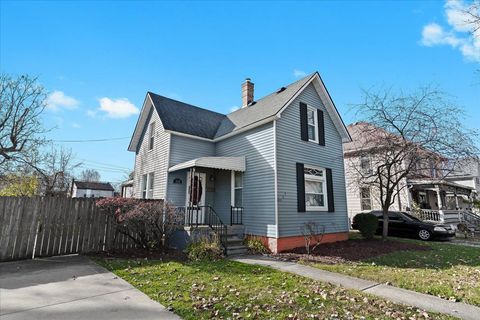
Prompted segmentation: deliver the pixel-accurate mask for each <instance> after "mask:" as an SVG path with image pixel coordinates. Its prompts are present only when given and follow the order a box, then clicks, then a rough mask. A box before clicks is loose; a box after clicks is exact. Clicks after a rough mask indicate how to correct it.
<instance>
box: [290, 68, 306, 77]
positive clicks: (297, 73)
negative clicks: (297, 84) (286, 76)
mask: <svg viewBox="0 0 480 320" xmlns="http://www.w3.org/2000/svg"><path fill="white" fill-rule="evenodd" d="M306 75H307V73H306V72H305V71H302V70H298V69H294V70H293V76H294V77H295V78H301V77H305V76H306Z"/></svg>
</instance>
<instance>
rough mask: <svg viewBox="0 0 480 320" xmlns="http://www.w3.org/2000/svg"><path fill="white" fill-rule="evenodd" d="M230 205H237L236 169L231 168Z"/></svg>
mask: <svg viewBox="0 0 480 320" xmlns="http://www.w3.org/2000/svg"><path fill="white" fill-rule="evenodd" d="M230 173H231V174H230V205H231V206H232V207H234V206H235V171H233V170H230Z"/></svg>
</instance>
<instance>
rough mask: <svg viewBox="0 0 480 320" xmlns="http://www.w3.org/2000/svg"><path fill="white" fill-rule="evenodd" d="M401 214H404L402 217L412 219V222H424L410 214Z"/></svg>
mask: <svg viewBox="0 0 480 320" xmlns="http://www.w3.org/2000/svg"><path fill="white" fill-rule="evenodd" d="M401 214H402V215H404V216H406V217H407V218H409V219H411V220H415V221H422V220H420V219H418V218H417V217H415V216H412V215H411V214H409V213H406V212H402V213H401Z"/></svg>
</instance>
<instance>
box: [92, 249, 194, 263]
mask: <svg viewBox="0 0 480 320" xmlns="http://www.w3.org/2000/svg"><path fill="white" fill-rule="evenodd" d="M88 255H89V256H92V257H98V258H103V259H132V260H160V261H179V262H183V261H187V260H188V259H187V257H186V255H185V253H183V252H182V251H180V250H168V251H150V250H145V249H131V250H126V251H114V252H105V251H104V252H97V253H91V254H88Z"/></svg>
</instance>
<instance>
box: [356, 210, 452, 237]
mask: <svg viewBox="0 0 480 320" xmlns="http://www.w3.org/2000/svg"><path fill="white" fill-rule="evenodd" d="M369 213H371V214H373V215H375V216H377V217H378V227H377V234H382V231H383V212H382V211H371V212H369ZM352 228H353V229H358V227H357V226H356V223H355V217H353V223H352ZM388 235H390V236H395V237H406V238H416V239H420V240H425V241H427V240H433V239H437V240H448V239H451V238H453V237H455V228H454V226H453V225H450V224H438V223H432V222H426V221H422V220H420V219H418V218H417V217H414V216H412V215H411V214H408V213H406V212H398V211H390V212H389V213H388Z"/></svg>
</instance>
